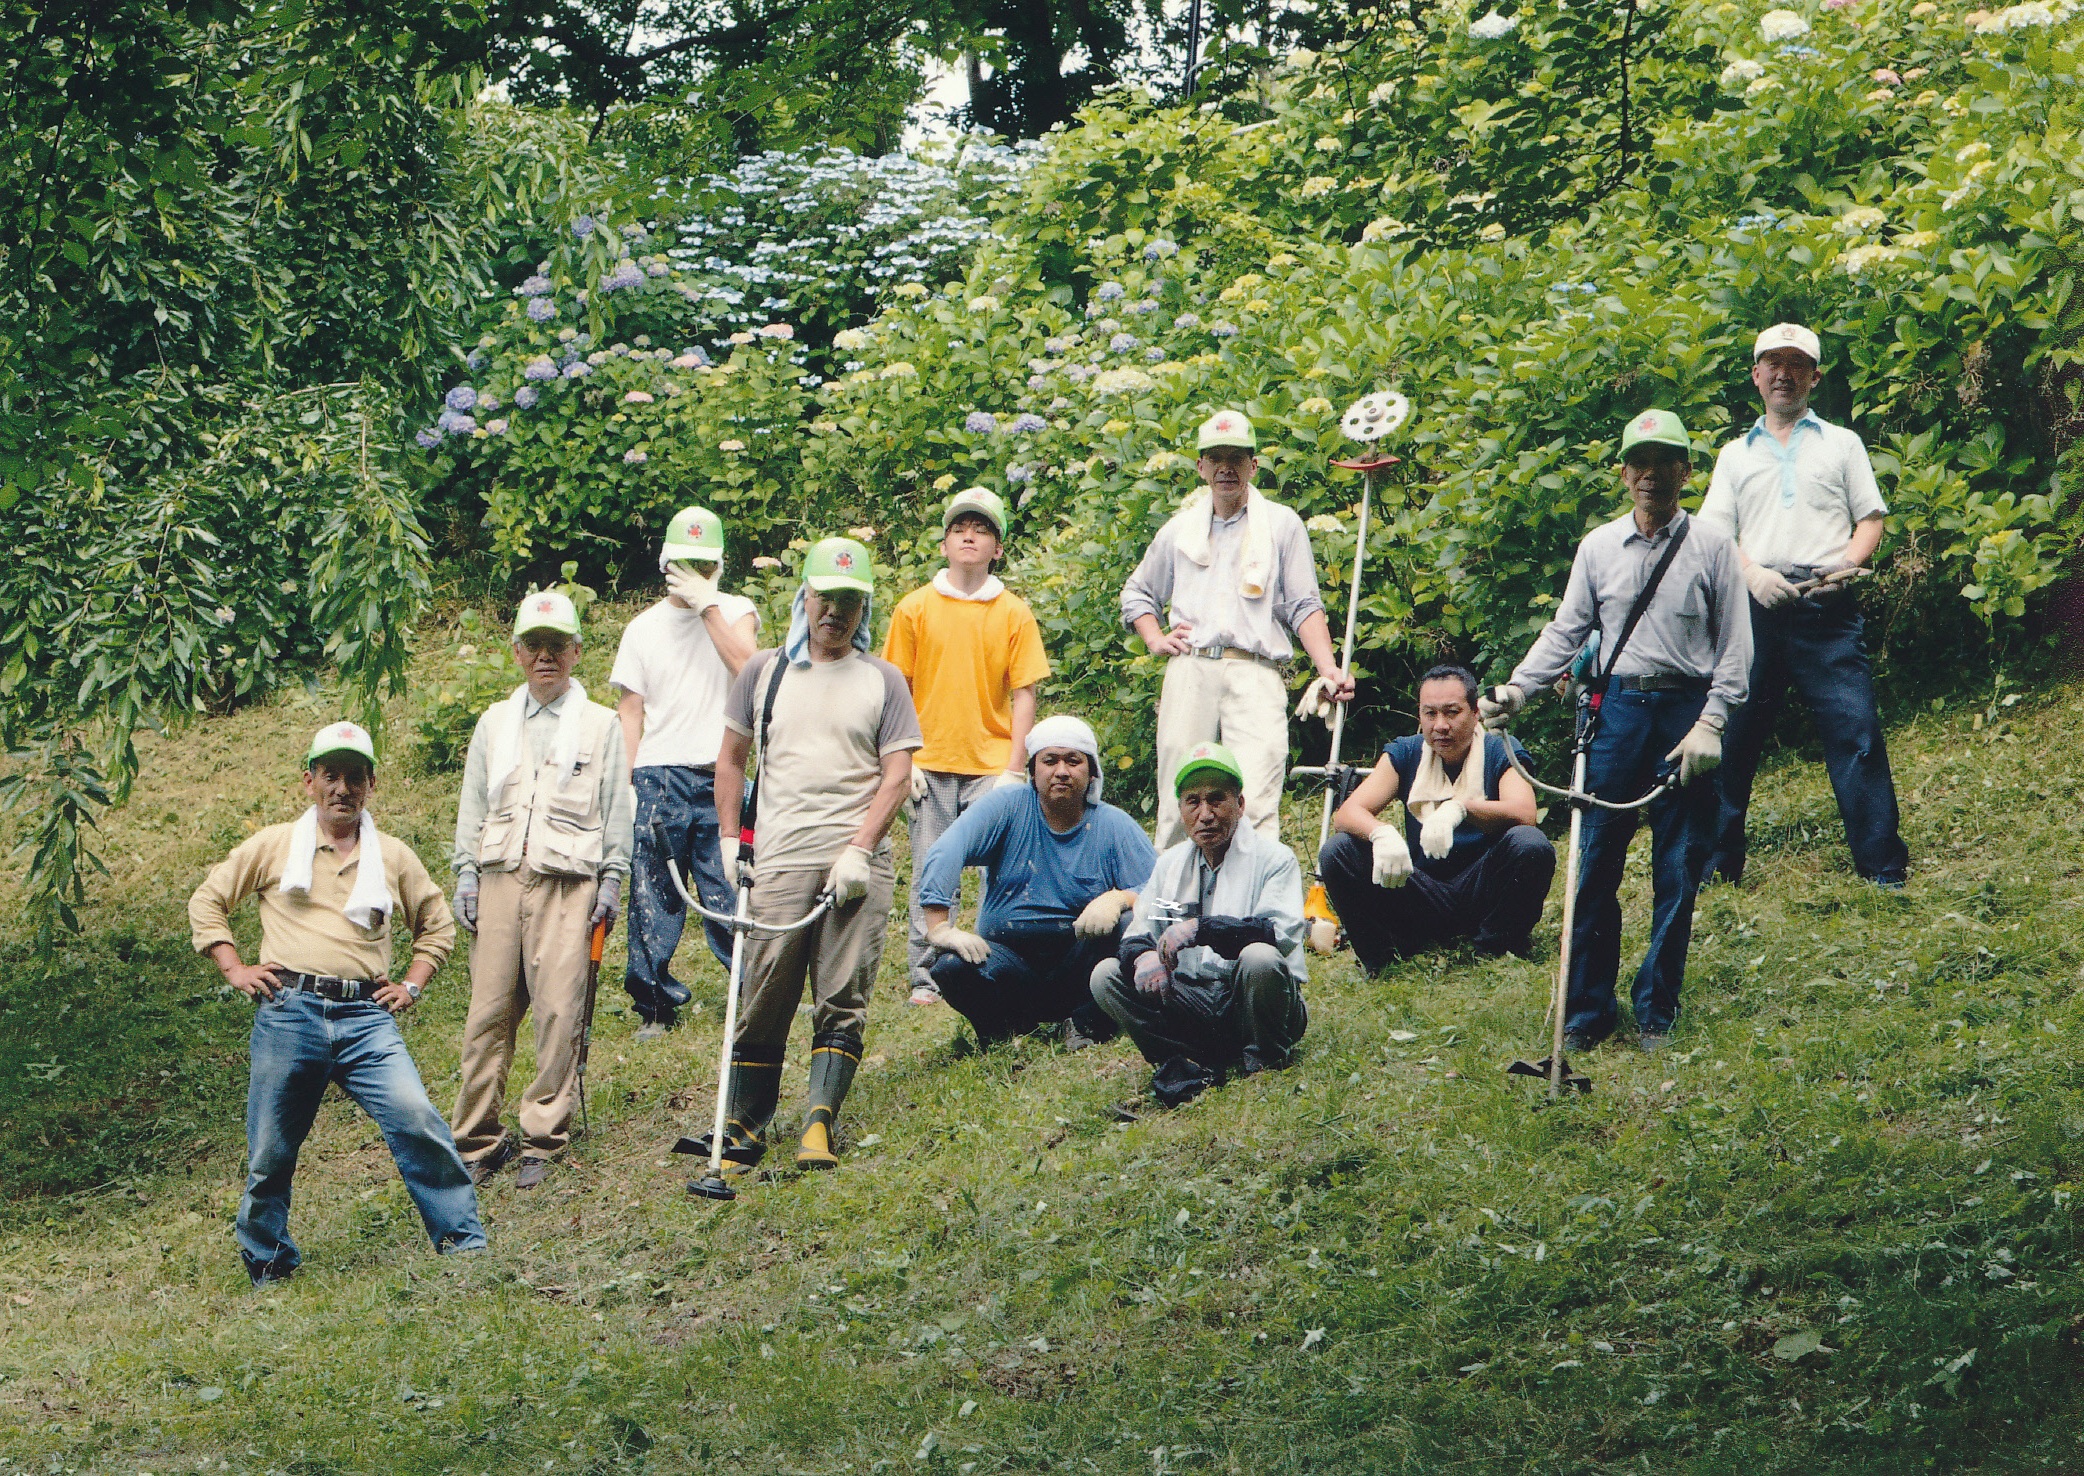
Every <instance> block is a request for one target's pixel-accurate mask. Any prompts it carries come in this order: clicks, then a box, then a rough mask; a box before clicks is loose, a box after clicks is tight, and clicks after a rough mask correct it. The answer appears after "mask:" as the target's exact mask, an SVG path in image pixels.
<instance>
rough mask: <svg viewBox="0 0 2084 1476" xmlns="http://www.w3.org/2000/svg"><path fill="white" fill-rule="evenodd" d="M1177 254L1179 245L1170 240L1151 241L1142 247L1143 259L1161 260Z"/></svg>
mask: <svg viewBox="0 0 2084 1476" xmlns="http://www.w3.org/2000/svg"><path fill="white" fill-rule="evenodd" d="M1177 255H1179V246H1178V245H1177V244H1176V243H1175V242H1172V241H1153V242H1151V243H1150V244H1149V245H1148V246H1146V247H1144V248H1143V259H1144V260H1145V261H1163V260H1164V259H1165V258H1166V257H1168V256H1177Z"/></svg>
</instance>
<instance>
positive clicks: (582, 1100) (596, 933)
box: [579, 917, 608, 1137]
mask: <svg viewBox="0 0 2084 1476" xmlns="http://www.w3.org/2000/svg"><path fill="white" fill-rule="evenodd" d="M607 946H608V919H606V918H605V917H604V918H602V919H601V920H600V921H599V922H597V923H595V924H594V925H593V939H592V941H591V942H590V943H589V944H588V946H587V949H586V1012H585V1014H583V1015H581V1016H580V1017H579V1131H580V1132H581V1133H584V1134H585V1135H586V1136H588V1137H591V1136H593V1124H592V1123H591V1122H590V1121H588V1120H587V1116H586V1057H587V1054H588V1053H589V1052H590V1051H591V1050H592V1048H593V1002H594V1000H595V998H596V997H598V995H599V994H600V989H601V951H602V950H603V949H605V948H606V947H607Z"/></svg>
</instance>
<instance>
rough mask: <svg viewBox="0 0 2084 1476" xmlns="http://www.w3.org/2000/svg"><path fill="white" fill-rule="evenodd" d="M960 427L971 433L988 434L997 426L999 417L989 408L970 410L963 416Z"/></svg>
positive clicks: (977, 434)
mask: <svg viewBox="0 0 2084 1476" xmlns="http://www.w3.org/2000/svg"><path fill="white" fill-rule="evenodd" d="M962 428H963V429H964V430H966V431H968V432H969V433H970V434H971V435H976V436H988V435H991V434H992V433H993V432H994V431H996V430H997V429H998V428H999V418H998V417H997V416H996V415H994V414H992V413H991V412H990V411H989V410H972V411H971V412H970V413H969V414H968V415H967V416H965V417H963V422H962Z"/></svg>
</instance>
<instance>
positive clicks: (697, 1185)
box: [687, 1174, 738, 1199]
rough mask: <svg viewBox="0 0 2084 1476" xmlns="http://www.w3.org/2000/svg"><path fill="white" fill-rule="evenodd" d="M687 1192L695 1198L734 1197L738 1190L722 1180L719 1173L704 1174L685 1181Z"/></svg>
mask: <svg viewBox="0 0 2084 1476" xmlns="http://www.w3.org/2000/svg"><path fill="white" fill-rule="evenodd" d="M687 1192H688V1193H690V1194H692V1195H694V1196H695V1198H697V1199H736V1198H737V1197H738V1191H737V1190H736V1189H733V1188H732V1187H731V1186H730V1185H729V1184H726V1183H725V1182H724V1181H723V1177H722V1176H721V1175H719V1174H704V1175H702V1177H701V1178H699V1179H690V1180H688V1181H687Z"/></svg>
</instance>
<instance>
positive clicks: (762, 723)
mask: <svg viewBox="0 0 2084 1476" xmlns="http://www.w3.org/2000/svg"><path fill="white" fill-rule="evenodd" d="M788 672H789V653H788V652H787V651H786V650H777V651H776V652H775V653H774V666H773V669H772V670H771V671H770V672H769V673H768V676H767V695H766V696H765V697H764V698H762V699H761V701H760V720H759V721H758V722H757V723H755V724H754V725H753V745H754V748H753V751H754V753H755V755H756V756H757V757H758V759H759V763H760V767H759V768H758V769H755V770H754V771H753V779H752V782H751V783H750V784H748V785H746V787H745V803H744V805H742V806H741V807H740V809H739V820H738V856H739V859H740V860H741V861H744V862H748V863H749V862H751V860H752V854H753V834H754V831H755V830H756V829H757V828H758V826H757V821H758V818H759V808H760V776H761V774H762V773H763V772H765V770H766V768H767V729H768V727H769V725H770V724H772V723H773V722H774V698H775V694H776V693H778V692H780V691H781V682H782V678H783V677H784V676H787V675H788Z"/></svg>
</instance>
